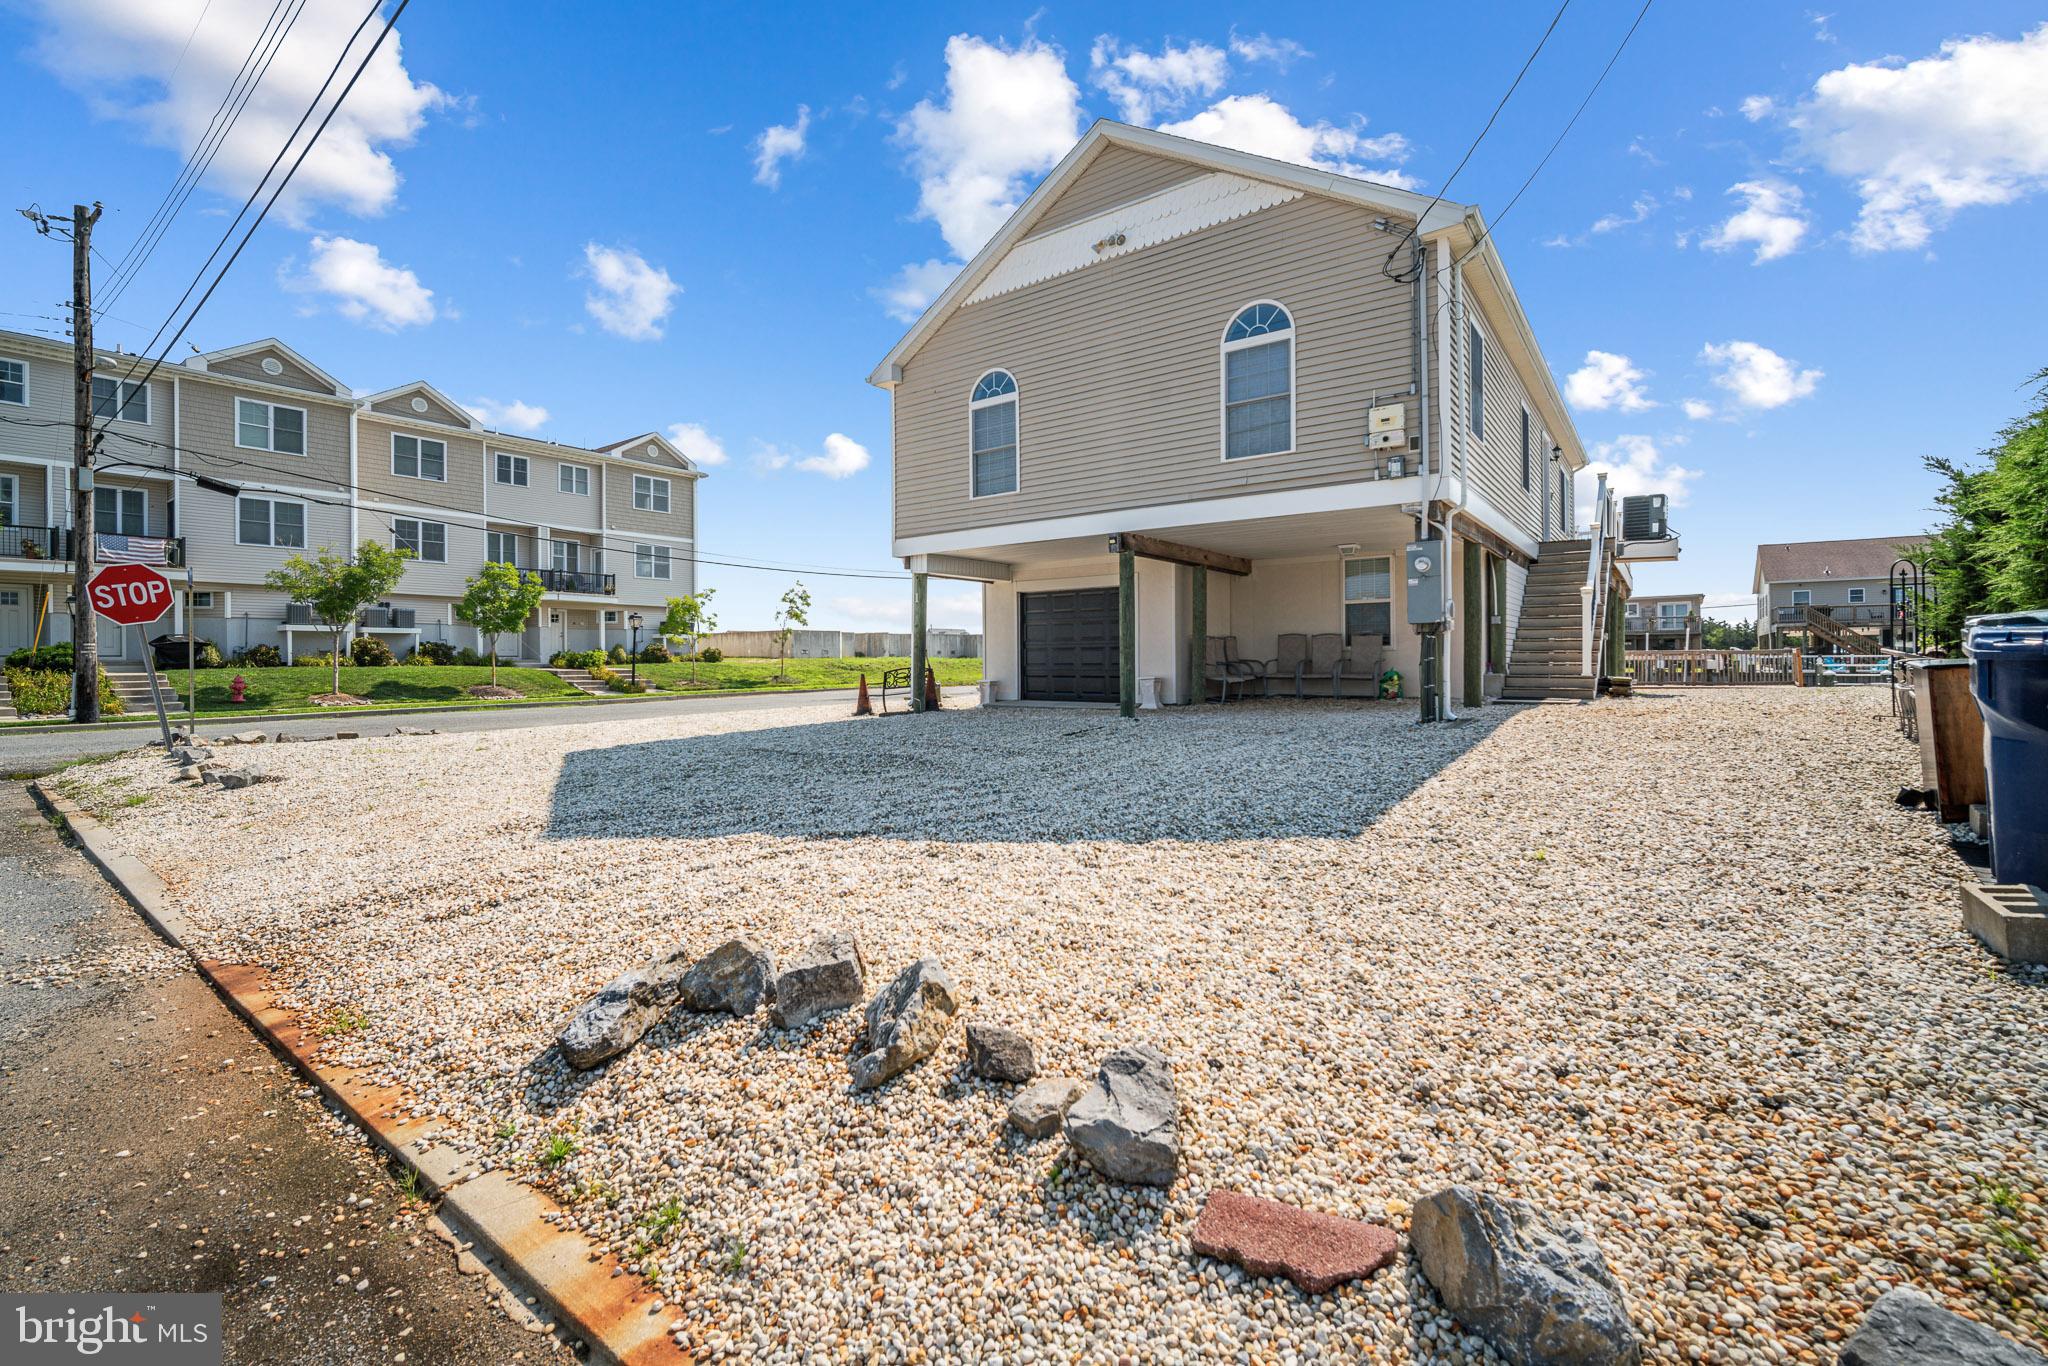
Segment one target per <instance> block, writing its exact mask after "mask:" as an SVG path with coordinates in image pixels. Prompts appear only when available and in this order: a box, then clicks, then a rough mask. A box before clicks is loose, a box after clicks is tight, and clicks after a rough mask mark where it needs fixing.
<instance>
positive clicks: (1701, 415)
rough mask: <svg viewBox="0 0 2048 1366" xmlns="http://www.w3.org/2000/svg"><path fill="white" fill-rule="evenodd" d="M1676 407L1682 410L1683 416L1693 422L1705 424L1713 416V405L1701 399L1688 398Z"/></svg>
mask: <svg viewBox="0 0 2048 1366" xmlns="http://www.w3.org/2000/svg"><path fill="white" fill-rule="evenodd" d="M1678 406H1679V407H1680V408H1682V409H1684V410H1685V415H1686V416H1687V417H1689V418H1691V419H1692V420H1693V421H1694V422H1705V421H1706V420H1707V419H1708V418H1710V417H1712V416H1713V415H1714V405H1713V404H1711V403H1709V402H1707V401H1706V400H1705V399H1703V398H1689V399H1687V400H1686V401H1685V402H1683V403H1681V404H1679V405H1678Z"/></svg>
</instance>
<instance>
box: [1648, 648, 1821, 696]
mask: <svg viewBox="0 0 2048 1366" xmlns="http://www.w3.org/2000/svg"><path fill="white" fill-rule="evenodd" d="M1623 660H1624V662H1625V663H1626V664H1627V665H1628V676H1629V677H1630V678H1632V679H1634V680H1635V681H1636V682H1637V683H1640V684H1642V685H1643V686H1644V687H1659V686H1662V687H1677V688H1697V687H1713V686H1723V687H1729V686H1742V687H1757V686H1766V685H1771V684H1779V683H1782V684H1784V685H1785V686H1787V687H1792V686H1794V685H1796V684H1797V683H1798V682H1799V676H1798V675H1799V667H1800V662H1799V652H1798V651H1797V650H1630V651H1628V652H1627V653H1626V654H1624V656H1623Z"/></svg>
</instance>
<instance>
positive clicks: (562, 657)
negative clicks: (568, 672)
mask: <svg viewBox="0 0 2048 1366" xmlns="http://www.w3.org/2000/svg"><path fill="white" fill-rule="evenodd" d="M548 667H549V668H550V669H567V668H571V667H573V666H572V665H571V664H570V663H569V652H568V651H567V650H557V651H555V652H554V653H553V654H551V655H549V656H548Z"/></svg>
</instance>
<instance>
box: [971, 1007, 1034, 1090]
mask: <svg viewBox="0 0 2048 1366" xmlns="http://www.w3.org/2000/svg"><path fill="white" fill-rule="evenodd" d="M967 1070H968V1071H970V1072H972V1073H973V1074H974V1075H975V1076H977V1077H986V1078H987V1079H988V1080H990V1081H1030V1080H1031V1078H1032V1077H1033V1076H1035V1075H1036V1074H1037V1072H1038V1060H1037V1059H1036V1058H1035V1057H1033V1056H1032V1053H1031V1040H1029V1039H1027V1038H1025V1037H1024V1036H1023V1035H1022V1034H1019V1033H1018V1032H1017V1031H1016V1030H1014V1029H1004V1028H1003V1027H1001V1026H1000V1025H992V1024H982V1023H981V1022H980V1021H978V1020H977V1021H974V1022H973V1023H970V1024H969V1025H968V1026H967Z"/></svg>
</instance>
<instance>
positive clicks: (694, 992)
mask: <svg viewBox="0 0 2048 1366" xmlns="http://www.w3.org/2000/svg"><path fill="white" fill-rule="evenodd" d="M774 984H775V958H774V956H773V955H772V954H770V953H769V952H768V951H767V950H766V949H764V948H762V947H761V946H760V945H759V944H756V943H755V942H754V941H753V940H751V939H746V938H741V939H728V940H726V941H725V942H724V943H723V944H720V945H719V946H718V947H717V948H715V949H713V950H712V951H711V952H709V953H707V954H705V955H704V956H703V957H702V958H700V959H698V960H697V964H696V966H695V967H693V968H691V969H690V970H689V971H688V972H687V973H685V974H684V975H683V982H682V989H681V993H680V995H679V997H678V999H679V1001H680V1002H681V1004H682V1005H683V1006H684V1007H685V1008H686V1009H689V1010H722V1011H724V1012H725V1013H726V1014H728V1015H751V1014H753V1013H754V1012H755V1011H756V1010H757V1009H759V1008H760V1005H761V1002H762V1001H764V1000H766V999H767V997H768V990H769V988H770V987H772V986H773V985H774Z"/></svg>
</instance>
